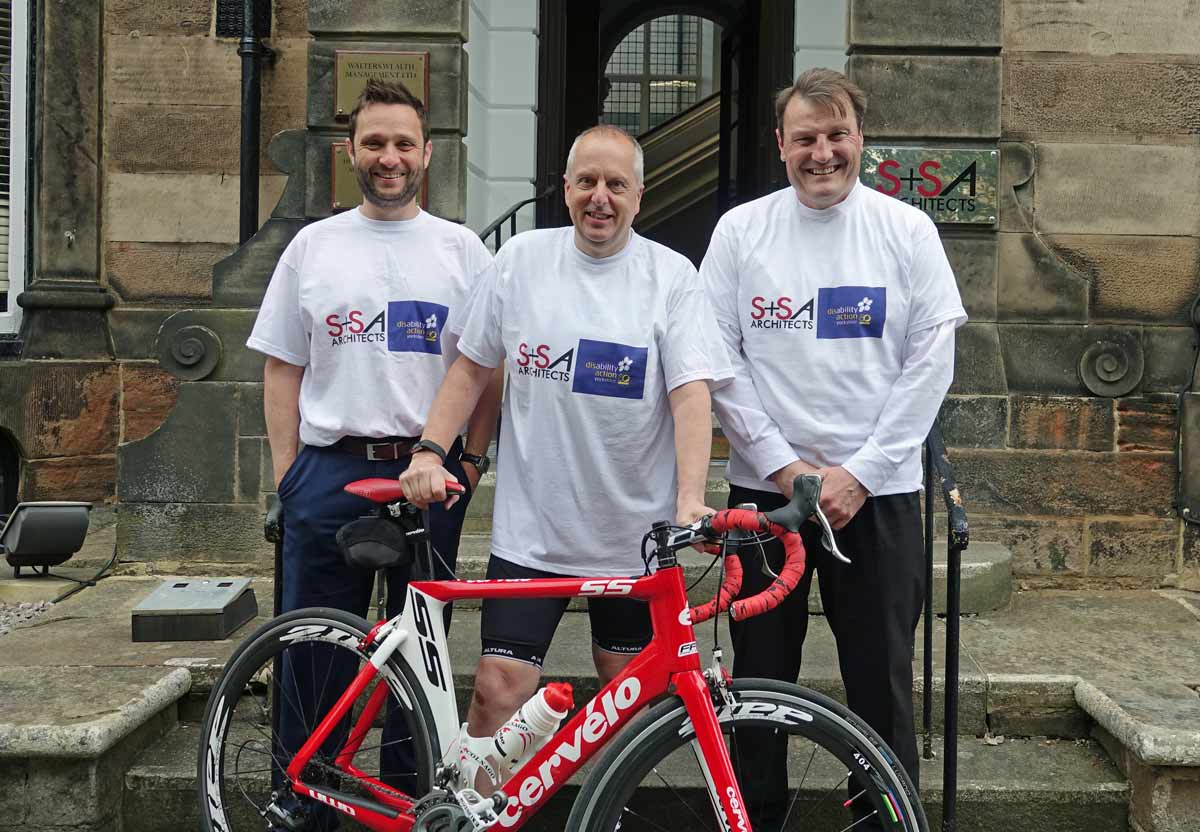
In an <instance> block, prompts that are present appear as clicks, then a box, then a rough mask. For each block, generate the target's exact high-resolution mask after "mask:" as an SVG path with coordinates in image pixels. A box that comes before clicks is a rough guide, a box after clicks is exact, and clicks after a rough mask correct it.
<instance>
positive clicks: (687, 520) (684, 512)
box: [675, 500, 720, 553]
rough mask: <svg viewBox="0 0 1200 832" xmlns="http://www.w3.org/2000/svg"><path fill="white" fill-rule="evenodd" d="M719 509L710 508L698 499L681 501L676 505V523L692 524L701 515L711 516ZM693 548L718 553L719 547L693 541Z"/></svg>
mask: <svg viewBox="0 0 1200 832" xmlns="http://www.w3.org/2000/svg"><path fill="white" fill-rule="evenodd" d="M716 513H717V510H716V509H714V508H709V507H708V506H706V505H704V503H702V502H700V501H698V500H689V501H681V502H679V503H678V504H677V505H676V507H675V523H676V524H677V525H680V526H690V525H691V524H692V523H695V522H696V521H697V520H699V519H700V518H701V517H711V516H712V515H714V514H716ZM692 548H693V549H695V550H696V551H697V552H709V553H716V552H718V551H720V549H719V547H717V546H715V545H710V544H704V543H693V544H692Z"/></svg>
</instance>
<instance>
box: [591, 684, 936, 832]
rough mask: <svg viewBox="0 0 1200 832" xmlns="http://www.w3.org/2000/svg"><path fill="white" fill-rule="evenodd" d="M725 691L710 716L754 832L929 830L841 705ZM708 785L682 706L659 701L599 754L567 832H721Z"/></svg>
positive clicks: (908, 792) (757, 691)
mask: <svg viewBox="0 0 1200 832" xmlns="http://www.w3.org/2000/svg"><path fill="white" fill-rule="evenodd" d="M732 690H733V697H734V704H733V705H724V706H722V707H720V708H718V709H717V718H718V719H719V720H720V723H721V730H722V733H723V734H724V735H725V739H726V745H727V747H728V749H729V756H730V759H731V760H732V761H733V766H734V770H735V772H737V775H738V783H739V785H740V787H741V790H742V797H743V799H744V800H745V809H746V814H747V818H746V819H747V820H748V821H749V824H750V828H751V829H753V830H754V832H781V831H782V830H796V831H797V832H798V831H799V830H804V832H814V830H830V832H832V831H833V830H845V829H848V828H849V827H851V826H853V827H854V829H855V830H858V832H862V831H863V830H883V832H927V830H928V825H927V823H926V821H925V813H924V811H923V810H922V809H921V804H920V801H919V800H918V798H917V794H916V790H915V789H914V788H913V786H912V783H911V781H910V780H909V778H908V775H907V774H906V773H905V772H904V769H903V768H902V767H901V765H900V763H899V762H898V761H897V760H896V758H895V755H894V754H893V753H892V752H891V750H890V749H889V748H888V747H887V745H886V743H884V741H883V740H882V739H880V737H879V735H878V734H876V733H875V732H874V731H873V730H871V729H870V728H869V727H867V725H866V724H865V723H863V722H862V720H861V719H859V718H858V717H857V716H855V715H854V714H853V713H851V712H850V711H849V710H847V709H846V708H845V707H844V706H842V705H840V704H838V703H837V702H834V701H833V700H832V699H829V698H827V697H825V696H822V695H821V694H819V693H815V692H813V691H810V690H807V689H805V688H801V687H798V686H796V685H791V684H787V683H785V682H776V681H772V680H767V679H739V680H736V681H735V682H734V683H733V688H732ZM705 778H706V775H705V771H704V768H703V761H702V759H701V757H700V750H699V744H698V743H697V742H696V735H695V730H694V729H693V727H692V723H691V720H690V719H689V718H688V715H687V711H686V709H685V708H684V706H683V703H682V702H681V701H680V700H678V699H671V700H668V701H666V702H663V703H661V704H659V705H657V706H655V707H654V708H652V709H651V710H650V711H648V712H647V713H645V714H643V715H642V716H641V717H639V718H638V719H637V720H636V721H635V722H634V723H633V724H631V725H630V726H629V727H628V728H626V730H625V731H623V732H622V733H621V734H620V735H619V736H618V737H617V738H616V739H615V740H614V741H613V744H612V746H611V747H609V748H608V749H607V750H606V751H605V753H604V756H603V757H602V758H601V759H600V760H599V762H598V763H597V765H596V769H595V770H594V771H593V773H592V775H591V776H590V777H589V778H588V779H587V781H586V782H585V783H584V785H583V789H582V790H581V792H580V795H579V798H578V800H577V801H576V803H575V806H574V809H573V810H572V812H571V817H570V820H569V821H568V822H567V828H568V829H572V830H580V832H613V830H616V829H619V830H621V832H660V831H665V832H678V830H679V829H687V830H689V832H691V830H714V832H717V831H718V830H724V829H726V828H727V827H726V826H725V825H724V824H723V823H722V821H721V820H719V819H718V818H717V816H716V813H715V812H714V809H713V804H712V801H711V799H710V796H709V792H708V786H707V784H706V779H705ZM734 828H735V829H736V828H738V824H736V823H735V824H734ZM741 828H742V829H744V828H746V827H745V826H741Z"/></svg>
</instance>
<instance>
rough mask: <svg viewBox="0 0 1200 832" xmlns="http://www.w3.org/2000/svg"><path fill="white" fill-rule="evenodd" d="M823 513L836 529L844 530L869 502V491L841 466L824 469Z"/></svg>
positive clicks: (822, 474)
mask: <svg viewBox="0 0 1200 832" xmlns="http://www.w3.org/2000/svg"><path fill="white" fill-rule="evenodd" d="M817 473H819V474H820V475H821V511H823V512H824V513H825V517H826V518H827V519H828V520H829V525H830V526H832V527H833V528H835V529H841V528H843V527H844V526H845V525H846V524H847V523H849V522H850V521H851V520H852V519H853V518H854V515H855V514H858V510H859V509H860V508H862V507H863V503H865V502H866V501H867V489H866V488H864V487H863V485H862V483H860V482H859V481H858V480H856V479H855V478H854V475H853V474H851V473H850V472H849V471H847V470H846V469H845V468H843V467H842V466H840V465H835V466H833V467H832V468H822V469H820V471H818V472H817Z"/></svg>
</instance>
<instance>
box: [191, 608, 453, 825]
mask: <svg viewBox="0 0 1200 832" xmlns="http://www.w3.org/2000/svg"><path fill="white" fill-rule="evenodd" d="M370 627H371V625H370V624H368V623H367V622H366V621H365V620H363V619H362V618H359V617H358V616H356V615H352V614H350V613H347V612H343V611H342V610H335V609H326V608H316V607H314V608H309V609H301V610H296V611H294V612H290V613H286V614H284V615H281V616H278V617H277V618H273V619H272V620H270V621H268V622H267V623H266V624H264V625H263V626H262V627H260V628H259V629H258V630H257V631H256V632H255V633H254V634H252V635H251V636H250V637H249V638H247V639H246V640H245V641H244V642H243V643H242V644H241V646H240V647H238V649H237V650H236V651H235V652H234V654H233V656H232V657H231V658H230V660H229V662H228V663H227V664H226V666H225V669H224V671H223V672H222V674H221V676H220V677H219V678H218V679H217V682H216V683H215V684H214V685H213V689H212V692H211V694H210V695H209V699H208V704H207V705H206V707H205V712H204V720H203V723H202V729H201V735H200V748H199V767H198V769H197V771H198V774H199V776H198V778H197V781H198V789H199V798H200V815H201V818H202V824H201V828H202V829H204V830H206V832H242V831H243V830H251V829H253V830H256V832H262V830H263V829H264V828H272V827H271V826H270V824H269V822H268V821H266V820H264V815H263V812H264V810H265V807H266V806H267V805H268V804H269V803H270V801H271V800H272V799H273V798H272V795H271V791H272V783H271V774H270V772H271V766H272V765H273V764H274V765H276V766H278V767H279V768H280V769H282V768H286V765H287V763H288V761H289V760H290V755H288V754H278V753H275V752H274V751H273V750H272V749H275V748H276V744H275V742H274V741H273V739H272V737H273V731H272V728H271V726H272V722H271V709H272V708H273V706H274V705H273V701H272V696H273V691H275V690H282V687H280V688H276V687H275V685H273V684H272V682H271V678H270V675H269V674H270V673H272V672H273V668H274V667H275V666H276V665H275V660H276V659H277V658H280V662H281V663H280V664H279V665H278V666H280V667H285V668H286V667H291V668H292V669H291V672H292V673H293V674H294V673H295V670H294V665H291V664H287V663H286V662H289V661H290V662H297V661H306V662H308V663H309V664H310V665H311V666H312V667H313V671H314V681H316V678H315V677H316V674H317V673H318V672H319V669H324V670H325V678H324V680H323V682H322V686H321V692H320V693H319V694H318V695H317V697H315V698H317V699H319V700H320V702H321V703H324V704H318V705H315V706H313V707H312V708H311V709H310V710H309V711H307V712H306V703H304V702H297V701H293V700H294V698H289V694H288V693H287V692H283V693H282V695H281V696H280V697H279V700H280V702H281V703H282V704H281V707H280V710H281V712H282V711H283V710H284V709H291V713H293V714H298V715H299V717H300V719H299V722H300V724H302V725H303V734H304V736H307V735H309V734H311V732H312V730H313V729H315V727H316V725H317V724H318V723H319V721H320V717H321V716H323V714H324V713H325V712H326V711H327V710H328V706H329V705H331V704H332V701H335V700H336V699H337V698H338V696H340V694H341V693H342V692H344V691H345V688H346V685H347V684H348V681H347V683H346V684H341V680H338V681H337V682H335V683H334V684H332V685H331V684H329V682H330V676H332V675H333V673H334V672H336V671H334V670H332V668H333V667H334V666H335V665H337V664H339V663H340V665H341V671H342V676H343V677H344V676H345V675H346V673H347V672H349V671H347V668H349V667H353V668H354V670H355V671H356V670H357V668H358V667H361V665H362V663H364V662H366V661H367V660H368V659H367V656H366V655H365V654H364V653H362V652H361V651H360V650H359V649H358V644H359V640H360V639H362V638H363V636H364V635H366V634H367V632H368V631H369V630H370ZM285 656H286V657H288V658H283V657H285ZM318 660H320V661H318ZM287 672H288V671H283V673H284V675H287ZM351 678H352V676H351ZM384 683H387V684H388V686H389V688H390V691H389V693H388V702H387V705H388V706H391V707H394V708H398V709H400V710H399V711H397V714H398V718H402V719H404V720H405V722H406V723H407V725H408V727H409V730H410V731H411V736H412V758H413V764H414V765H415V783H416V794H414V795H411V797H412V798H413V799H414V800H415V799H417V798H419V797H421V796H422V795H424V794H426V793H428V792H429V790H430V788H431V785H432V782H433V774H434V766H435V765H436V764H437V762H438V749H440V745H439V744H438V737H437V727H436V724H435V723H434V721H433V716H432V713H431V711H430V708H429V703H428V700H427V699H426V697H425V693H424V691H423V690H422V688H421V686H420V683H419V682H418V681H417V677H416V676H415V674H413V672H412V671H411V670H410V668H409V667H408V665H407V663H406V662H404V661H403V659H401V658H400V656H399V655H398V654H397V655H393V656H392V657H391V658H390V659H389V660H388V662H387V663H386V664H385V665H384V666H383V667H382V668H380V671H379V680H377V681H376V682H374V683H372V685H371V686H370V687H369V688H368V689H367V690H366V691H364V692H363V694H362V695H361V696H360V699H359V700H358V701H359V706H361V703H363V702H365V701H366V698H367V697H368V696H369V695H370V691H371V690H373V689H374V687H375V685H376V684H384ZM282 684H283V685H286V684H287V682H286V680H284V681H283V682H282ZM312 687H313V688H314V689H315V688H316V685H315V684H314V685H313V686H312ZM296 690H298V685H297V686H296ZM398 694H399V695H398ZM331 700H332V701H331ZM405 700H407V701H405ZM385 712H386V710H385ZM375 730H376V731H378V730H379V729H378V728H376V729H375ZM342 741H344V737H342V738H341V739H340V740H336V741H334V742H331V743H329V744H327V745H330V746H332V747H328V748H322V749H321V753H320V755H318V756H321V758H322V761H321V763H318V764H317V765H321V764H322V763H327V762H328V760H329V759H332V756H333V755H335V754H336V753H337V751H338V750H340V746H341V742H342ZM383 745H384V743H383V742H382V741H380V742H379V743H378V744H375V743H374V740H373V739H372V738H371V737H368V740H367V741H365V742H364V743H363V747H362V748H361V749H360V751H359V752H358V756H356V757H355V758H354V760H353V762H354V763H355V764H356V765H358V766H359V768H360V769H361V770H362V771H363V772H364V773H368V774H370V775H371V776H378V767H375V770H374V771H372V770H371V769H370V768H368V767H366V766H364V765H362V762H365V758H364V756H363V755H369V756H372V757H373V758H375V759H378V758H379V756H380V754H381V753H382V748H383ZM248 752H249V755H248V756H247V753H248ZM293 753H294V750H293ZM243 757H246V760H243ZM314 759H316V757H314ZM243 763H244V764H245V767H244V768H243V767H242V765H243ZM380 765H381V764H380ZM325 768H326V769H328V770H329V772H332V768H331V767H329V766H327V765H326V766H325ZM406 774H409V775H413V773H412V772H406ZM326 776H333V775H332V774H331V773H327V774H326ZM347 779H348V777H347V776H346V775H341V776H340V777H339V780H338V783H337V785H336V787H337V788H338V789H339V790H347V789H351V790H352V789H353V788H354V783H347V782H346V781H347ZM357 782H358V783H359V784H361V782H362V781H361V780H359V781H357ZM326 785H329V786H330V787H334V786H333V784H332V783H328V782H327V783H326ZM358 788H359V790H360V791H361V792H362V793H363V794H364V796H369V794H370V792H369V789H368V788H367V787H366V786H362V785H360V786H359V787H358ZM285 799H286V800H288V801H290V803H289V806H290V807H291V808H293V809H295V810H297V811H300V812H301V813H317V814H320V813H331V812H332V810H329V809H326V808H324V807H319V806H317V805H316V804H315V803H314V802H312V801H308V800H307V799H305V800H303V801H301V800H299V799H298V798H296V797H294V796H292V795H290V790H288V796H287V797H286V798H285ZM306 804H307V805H306ZM315 825H316V826H321V825H322V823H321V822H317V823H316V824H315ZM305 828H309V827H308V826H306V827H305ZM339 828H340V829H342V830H348V829H360V828H363V827H360V826H357V825H356V824H355V823H354V822H353V821H351V820H350V819H349V818H346V817H341V818H340V826H339Z"/></svg>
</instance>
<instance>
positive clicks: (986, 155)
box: [860, 145, 1000, 225]
mask: <svg viewBox="0 0 1200 832" xmlns="http://www.w3.org/2000/svg"><path fill="white" fill-rule="evenodd" d="M999 175H1000V154H999V152H998V151H997V150H996V149H995V148H959V147H883V146H877V145H872V146H868V147H865V148H863V156H862V173H861V174H860V178H861V179H862V182H863V184H864V185H866V186H867V187H868V188H874V189H875V190H877V191H879V192H880V193H885V194H887V195H888V196H893V197H895V198H896V199H899V200H900V201H902V202H907V203H908V204H909V205H913V206H915V207H917V208H920V209H921V210H922V211H924V212H925V213H926V214H928V215H929V218H930V219H932V220H933V221H934V222H938V223H966V224H970V225H995V224H996V218H997V216H998V211H997V203H998V193H999V187H998V184H999Z"/></svg>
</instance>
